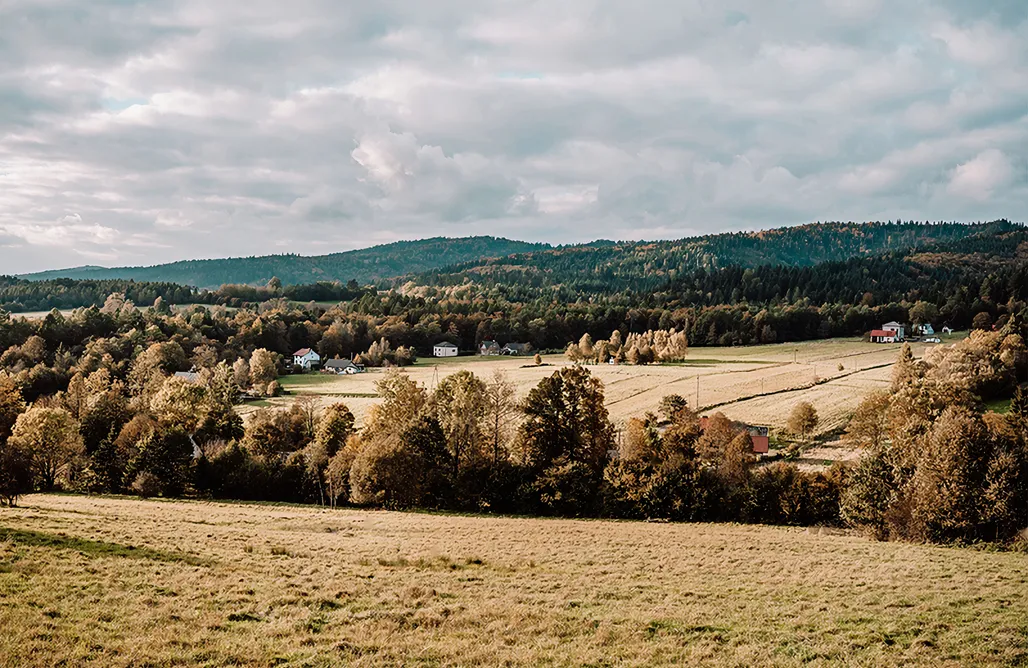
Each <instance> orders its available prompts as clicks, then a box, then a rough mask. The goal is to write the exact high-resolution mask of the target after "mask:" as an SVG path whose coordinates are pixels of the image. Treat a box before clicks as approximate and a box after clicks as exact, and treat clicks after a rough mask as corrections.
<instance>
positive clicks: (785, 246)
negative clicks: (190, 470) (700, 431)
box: [21, 220, 1022, 290]
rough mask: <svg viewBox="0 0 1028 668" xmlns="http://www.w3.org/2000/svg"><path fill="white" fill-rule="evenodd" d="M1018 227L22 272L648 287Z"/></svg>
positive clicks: (389, 250)
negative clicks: (688, 275)
mask: <svg viewBox="0 0 1028 668" xmlns="http://www.w3.org/2000/svg"><path fill="white" fill-rule="evenodd" d="M1015 229H1022V226H1020V225H1017V224H1014V223H1010V222H1008V221H1005V220H1001V221H995V222H992V223H975V224H959V223H936V224H925V223H912V222H908V223H891V222H890V223H864V224H858V223H812V224H807V225H800V226H795V227H783V228H778V229H772V230H761V231H757V232H732V233H723V234H716V235H707V236H702V237H693V238H687V239H678V240H669V241H635V242H614V241H606V240H601V241H594V242H590V243H586V244H576V245H568V246H560V247H553V246H550V245H549V244H543V243H529V242H523V241H513V240H510V239H504V238H497V237H487V236H480V237H466V238H443V237H436V238H432V239H424V240H419V241H401V242H396V243H391V244H385V245H381V246H373V247H371V248H365V249H361V250H354V251H347V252H343V253H334V254H331V255H321V256H300V255H291V254H290V255H268V256H262V257H247V258H227V259H215V260H188V261H181V262H173V263H170V264H162V265H155V266H150V267H115V268H105V267H95V266H90V267H78V268H73V269H63V270H54V271H44V272H39V273H34V274H28V275H25V276H22V277H21V278H25V279H29V280H33V281H39V280H49V279H55V278H73V279H92V280H102V279H125V280H135V281H151V282H170V283H176V284H180V285H191V286H195V287H200V288H216V287H219V286H221V285H224V284H250V285H263V284H266V283H267V282H268V281H269V280H270V279H271V278H272V277H278V279H279V280H280V281H282V283H283V284H286V285H295V284H309V283H314V282H317V281H340V282H347V281H351V280H354V281H356V282H357V283H359V284H361V285H367V284H372V283H379V284H383V285H389V284H392V285H399V284H401V283H404V282H408V281H411V280H413V281H414V282H415V283H417V284H420V285H435V286H447V285H456V284H461V283H465V282H468V281H471V282H476V283H482V284H485V285H496V284H506V285H520V286H543V285H554V284H560V283H565V282H574V283H576V284H577V285H579V286H580V287H586V288H587V287H588V285H589V284H590V283H592V284H594V287H595V288H596V289H599V290H611V289H629V288H630V289H634V290H643V289H653V288H654V287H656V286H658V285H661V284H663V283H665V282H667V281H669V280H673V279H675V278H676V277H677V276H678V275H680V274H681V273H682V272H687V271H690V270H694V269H700V268H707V269H713V268H717V267H724V266H729V265H737V266H742V267H758V266H763V265H781V266H791V267H806V266H814V265H816V264H819V263H823V262H832V261H841V260H846V259H849V258H853V257H861V256H871V255H877V254H881V253H884V252H891V251H908V250H911V249H917V248H922V247H926V246H929V245H932V244H937V243H942V242H951V241H957V240H960V239H966V238H969V237H973V236H975V235H979V234H982V233H990V234H992V233H998V232H1002V231H1005V230H1015Z"/></svg>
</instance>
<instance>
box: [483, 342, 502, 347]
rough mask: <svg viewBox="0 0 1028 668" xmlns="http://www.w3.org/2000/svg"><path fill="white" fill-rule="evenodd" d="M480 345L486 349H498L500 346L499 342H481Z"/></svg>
mask: <svg viewBox="0 0 1028 668" xmlns="http://www.w3.org/2000/svg"><path fill="white" fill-rule="evenodd" d="M482 345H483V346H485V347H487V348H492V347H493V346H496V347H497V348H498V347H499V346H500V344H499V342H497V341H483V342H482Z"/></svg>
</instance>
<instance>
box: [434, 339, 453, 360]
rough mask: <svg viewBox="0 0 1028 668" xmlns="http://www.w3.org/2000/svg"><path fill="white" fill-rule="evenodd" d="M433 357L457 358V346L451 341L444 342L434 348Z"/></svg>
mask: <svg viewBox="0 0 1028 668" xmlns="http://www.w3.org/2000/svg"><path fill="white" fill-rule="evenodd" d="M432 355H434V356H435V357H456V356H457V346H456V345H454V344H452V343H450V342H449V341H443V342H442V343H437V344H435V345H434V346H432Z"/></svg>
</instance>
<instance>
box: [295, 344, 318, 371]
mask: <svg viewBox="0 0 1028 668" xmlns="http://www.w3.org/2000/svg"><path fill="white" fill-rule="evenodd" d="M293 366H298V367H300V368H301V369H307V370H310V369H314V368H317V367H319V366H321V355H319V354H318V353H316V352H314V351H313V350H311V349H310V348H300V349H299V350H297V351H296V352H295V353H293Z"/></svg>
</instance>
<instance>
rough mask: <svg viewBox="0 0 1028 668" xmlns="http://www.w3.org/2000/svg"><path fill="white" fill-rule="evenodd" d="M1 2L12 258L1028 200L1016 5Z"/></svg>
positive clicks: (156, 255) (695, 228)
mask: <svg viewBox="0 0 1028 668" xmlns="http://www.w3.org/2000/svg"><path fill="white" fill-rule="evenodd" d="M2 5H3V7H2V8H0V59H2V62H4V63H5V67H4V68H3V71H2V72H0V263H2V264H3V266H4V267H5V270H7V271H29V270H34V269H42V268H47V267H51V266H55V265H60V264H64V265H69V264H81V263H82V262H83V261H84V260H93V259H96V258H104V261H105V262H106V261H108V260H109V261H110V262H111V263H117V264H147V263H154V262H161V261H167V260H170V259H178V258H185V257H197V256H203V257H217V256H225V255H247V254H251V253H263V252H273V251H276V250H281V249H282V248H281V247H279V246H276V244H277V243H279V242H281V240H283V239H289V240H290V242H289V243H288V244H287V246H288V250H290V251H300V252H318V253H321V252H330V251H332V250H342V249H348V248H353V247H358V246H362V245H368V244H372V243H379V242H382V241H389V240H395V239H408V238H417V237H424V236H430V235H437V234H450V235H463V234H481V233H492V234H503V235H505V236H509V237H520V238H526V239H539V240H546V241H553V242H569V241H582V240H588V239H592V238H597V237H608V238H610V237H615V238H616V237H633V238H638V237H640V236H665V237H667V236H680V235H687V234H695V233H707V232H715V231H720V230H725V229H753V228H758V227H767V226H776V225H783V224H793V223H801V222H806V221H810V220H818V219H820V220H824V219H831V218H844V219H852V220H866V219H873V218H895V217H900V216H902V217H904V218H909V217H915V218H919V219H943V218H944V219H962V218H963V219H975V220H978V219H987V218H994V217H1000V216H1017V215H1019V213H1020V212H1022V211H1024V210H1025V205H1026V204H1028V188H1026V187H1025V184H1023V183H1022V180H1021V179H1019V178H1017V176H1018V174H1020V170H1021V167H1020V165H1022V164H1023V162H1024V159H1025V152H1026V151H1028V96H1026V94H1025V91H1026V90H1028V47H1026V46H1025V45H1026V44H1028V16H1026V14H1025V12H1024V7H1023V2H1022V1H1021V0H995V1H994V2H991V3H988V7H985V8H983V7H982V3H974V2H970V1H969V0H896V1H895V2H889V3H885V2H882V0H809V1H806V2H800V3H791V4H787V5H782V4H780V3H768V2H765V1H764V0H739V1H738V2H736V3H735V4H733V6H732V8H731V11H725V8H724V7H723V6H722V5H719V4H718V3H711V2H707V1H704V0H682V2H675V3H668V2H662V1H660V0H642V2H641V4H640V3H629V4H626V3H623V2H618V1H616V0H567V1H566V2H560V3H547V2H538V1H535V0H512V1H511V2H504V3H481V2H476V1H475V0H439V1H438V2H432V3H413V2H407V1H406V0H385V1H383V2H380V3H339V2H332V1H330V0H296V1H295V2H292V3H286V4H283V3H281V2H275V1H274V0H253V1H252V2H247V3H210V2H204V1H203V0H166V1H164V2H161V3H149V2H142V1H141V0H137V1H133V0H124V1H121V2H118V3H91V2H85V0H50V1H48V2H47V3H39V2H31V1H30V0H8V1H7V2H4V3H2ZM69 216H70V218H68V217H69ZM76 216H77V217H76ZM297 229H303V230H304V232H305V233H304V234H302V235H295V234H294V231H295V230H297ZM15 246H17V247H15Z"/></svg>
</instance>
